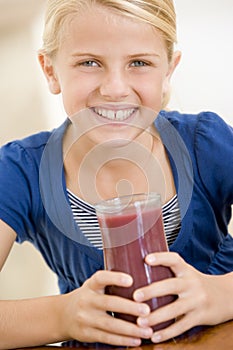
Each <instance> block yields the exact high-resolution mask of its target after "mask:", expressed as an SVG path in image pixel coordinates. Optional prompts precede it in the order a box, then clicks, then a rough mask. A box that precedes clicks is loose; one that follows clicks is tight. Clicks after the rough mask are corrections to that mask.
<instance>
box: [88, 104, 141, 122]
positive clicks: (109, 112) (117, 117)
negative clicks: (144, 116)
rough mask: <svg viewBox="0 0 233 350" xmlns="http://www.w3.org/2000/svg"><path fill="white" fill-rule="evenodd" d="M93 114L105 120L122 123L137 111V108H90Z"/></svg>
mask: <svg viewBox="0 0 233 350" xmlns="http://www.w3.org/2000/svg"><path fill="white" fill-rule="evenodd" d="M92 110H93V111H94V113H96V114H97V115H98V116H100V117H102V118H105V119H107V120H111V121H116V122H118V121H119V122H122V121H125V120H127V119H129V118H130V117H131V116H132V115H133V114H134V113H135V111H136V110H137V108H125V109H119V110H114V109H106V108H100V107H94V108H92Z"/></svg>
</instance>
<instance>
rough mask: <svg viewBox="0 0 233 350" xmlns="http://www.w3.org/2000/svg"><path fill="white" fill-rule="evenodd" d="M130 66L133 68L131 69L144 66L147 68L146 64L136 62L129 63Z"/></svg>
mask: <svg viewBox="0 0 233 350" xmlns="http://www.w3.org/2000/svg"><path fill="white" fill-rule="evenodd" d="M131 66H133V67H145V66H148V63H146V62H144V61H140V60H137V61H133V62H132V63H131Z"/></svg>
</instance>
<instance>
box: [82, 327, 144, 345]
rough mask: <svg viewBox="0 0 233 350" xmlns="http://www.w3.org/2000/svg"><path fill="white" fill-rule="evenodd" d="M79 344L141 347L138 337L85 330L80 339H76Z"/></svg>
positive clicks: (99, 330)
mask: <svg viewBox="0 0 233 350" xmlns="http://www.w3.org/2000/svg"><path fill="white" fill-rule="evenodd" d="M77 338H78V339H79V341H81V342H86V341H88V342H95V343H104V344H111V345H116V346H130V347H136V346H140V345H141V338H140V337H133V336H125V335H121V334H115V333H110V332H109V331H104V330H101V329H95V328H94V329H93V328H86V329H84V330H83V331H82V337H80V336H79V337H77Z"/></svg>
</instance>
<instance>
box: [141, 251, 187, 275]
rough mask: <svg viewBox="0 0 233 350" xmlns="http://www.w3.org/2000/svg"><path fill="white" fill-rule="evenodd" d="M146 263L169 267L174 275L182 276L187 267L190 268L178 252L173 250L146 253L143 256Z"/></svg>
mask: <svg viewBox="0 0 233 350" xmlns="http://www.w3.org/2000/svg"><path fill="white" fill-rule="evenodd" d="M145 261H146V263H147V264H148V265H151V266H159V265H162V266H166V267H170V268H171V269H172V271H173V272H174V273H175V275H176V276H182V275H183V273H184V272H186V271H187V269H192V267H191V265H189V264H187V263H186V262H185V261H184V260H183V259H182V258H181V256H180V255H179V254H177V253H173V252H161V253H153V254H148V255H147V256H146V258H145Z"/></svg>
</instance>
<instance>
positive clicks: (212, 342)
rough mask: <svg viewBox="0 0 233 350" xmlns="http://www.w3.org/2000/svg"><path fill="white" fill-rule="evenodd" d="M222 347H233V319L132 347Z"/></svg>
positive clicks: (48, 349)
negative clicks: (171, 338)
mask: <svg viewBox="0 0 233 350" xmlns="http://www.w3.org/2000/svg"><path fill="white" fill-rule="evenodd" d="M221 347H223V348H224V350H232V349H233V320H232V321H229V322H226V323H222V324H220V325H217V326H214V327H199V328H195V329H193V330H191V331H189V332H186V333H185V334H184V335H182V336H181V337H178V338H176V339H173V340H170V341H168V342H165V343H160V344H149V345H143V346H141V347H140V348H135V349H134V348H131V350H133V349H134V350H136V349H137V350H203V349H205V350H213V349H221ZM59 348H60V349H61V347H59V346H52V345H47V346H42V347H36V348H35V347H34V348H27V350H59ZM77 348H78V349H79V350H97V349H98V350H106V349H114V350H117V349H118V350H120V348H117V347H111V346H104V345H102V346H101V345H98V346H96V347H95V346H91V345H90V346H87V345H85V346H84V345H83V346H82V345H79V346H78V347H77ZM63 349H64V350H65V349H68V347H64V348H63ZM69 349H72V347H69ZM73 349H75V347H73ZM18 350H23V349H18ZM25 350H26V349H25ZM121 350H122V348H121Z"/></svg>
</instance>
